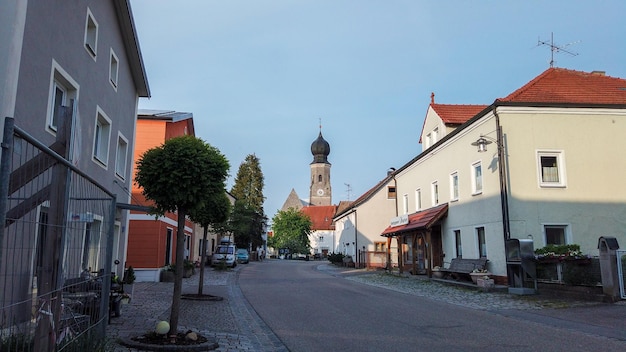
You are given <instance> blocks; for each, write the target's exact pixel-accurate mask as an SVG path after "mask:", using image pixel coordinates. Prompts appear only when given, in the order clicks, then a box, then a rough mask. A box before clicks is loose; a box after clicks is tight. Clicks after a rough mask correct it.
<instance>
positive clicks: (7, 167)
mask: <svg viewBox="0 0 626 352" xmlns="http://www.w3.org/2000/svg"><path fill="white" fill-rule="evenodd" d="M14 126H15V120H14V119H13V118H12V117H5V119H4V133H3V136H2V144H1V146H2V156H1V158H2V159H0V224H2V231H0V263H2V253H3V251H4V248H3V245H2V244H3V243H4V234H5V227H6V218H7V202H8V198H9V195H8V193H9V175H10V173H11V160H12V157H13V156H12V153H13V130H14Z"/></svg>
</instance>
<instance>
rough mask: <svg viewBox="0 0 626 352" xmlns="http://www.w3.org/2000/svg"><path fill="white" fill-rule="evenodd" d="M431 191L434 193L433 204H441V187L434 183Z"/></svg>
mask: <svg viewBox="0 0 626 352" xmlns="http://www.w3.org/2000/svg"><path fill="white" fill-rule="evenodd" d="M431 191H432V203H433V205H437V204H439V185H438V184H437V181H435V182H433V183H432V185H431Z"/></svg>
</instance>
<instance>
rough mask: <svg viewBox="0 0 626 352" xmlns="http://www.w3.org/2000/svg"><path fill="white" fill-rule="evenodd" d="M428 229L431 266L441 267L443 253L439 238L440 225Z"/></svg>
mask: <svg viewBox="0 0 626 352" xmlns="http://www.w3.org/2000/svg"><path fill="white" fill-rule="evenodd" d="M430 231H431V234H430V242H431V244H430V245H431V246H432V254H433V257H432V261H431V263H432V264H433V267H435V266H440V267H443V260H444V254H443V246H442V240H441V225H436V226H433V227H432V228H431V229H430Z"/></svg>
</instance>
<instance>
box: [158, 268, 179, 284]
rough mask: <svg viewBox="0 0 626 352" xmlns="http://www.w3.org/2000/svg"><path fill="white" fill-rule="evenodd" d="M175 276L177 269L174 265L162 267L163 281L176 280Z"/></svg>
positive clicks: (161, 278) (161, 279)
mask: <svg viewBox="0 0 626 352" xmlns="http://www.w3.org/2000/svg"><path fill="white" fill-rule="evenodd" d="M175 277H176V271H175V270H174V265H166V266H165V267H163V269H161V277H160V281H161V282H174V278H175Z"/></svg>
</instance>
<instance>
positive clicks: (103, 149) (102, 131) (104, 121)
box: [92, 106, 112, 169]
mask: <svg viewBox="0 0 626 352" xmlns="http://www.w3.org/2000/svg"><path fill="white" fill-rule="evenodd" d="M111 125H112V124H111V119H110V118H109V116H107V114H106V113H105V112H104V111H102V109H101V108H100V107H99V106H98V107H97V108H96V119H95V122H94V132H93V153H92V159H93V160H94V161H95V162H96V163H97V164H99V165H101V166H103V167H104V168H105V169H106V167H107V164H108V160H109V147H110V143H111V127H112V126H111Z"/></svg>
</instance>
